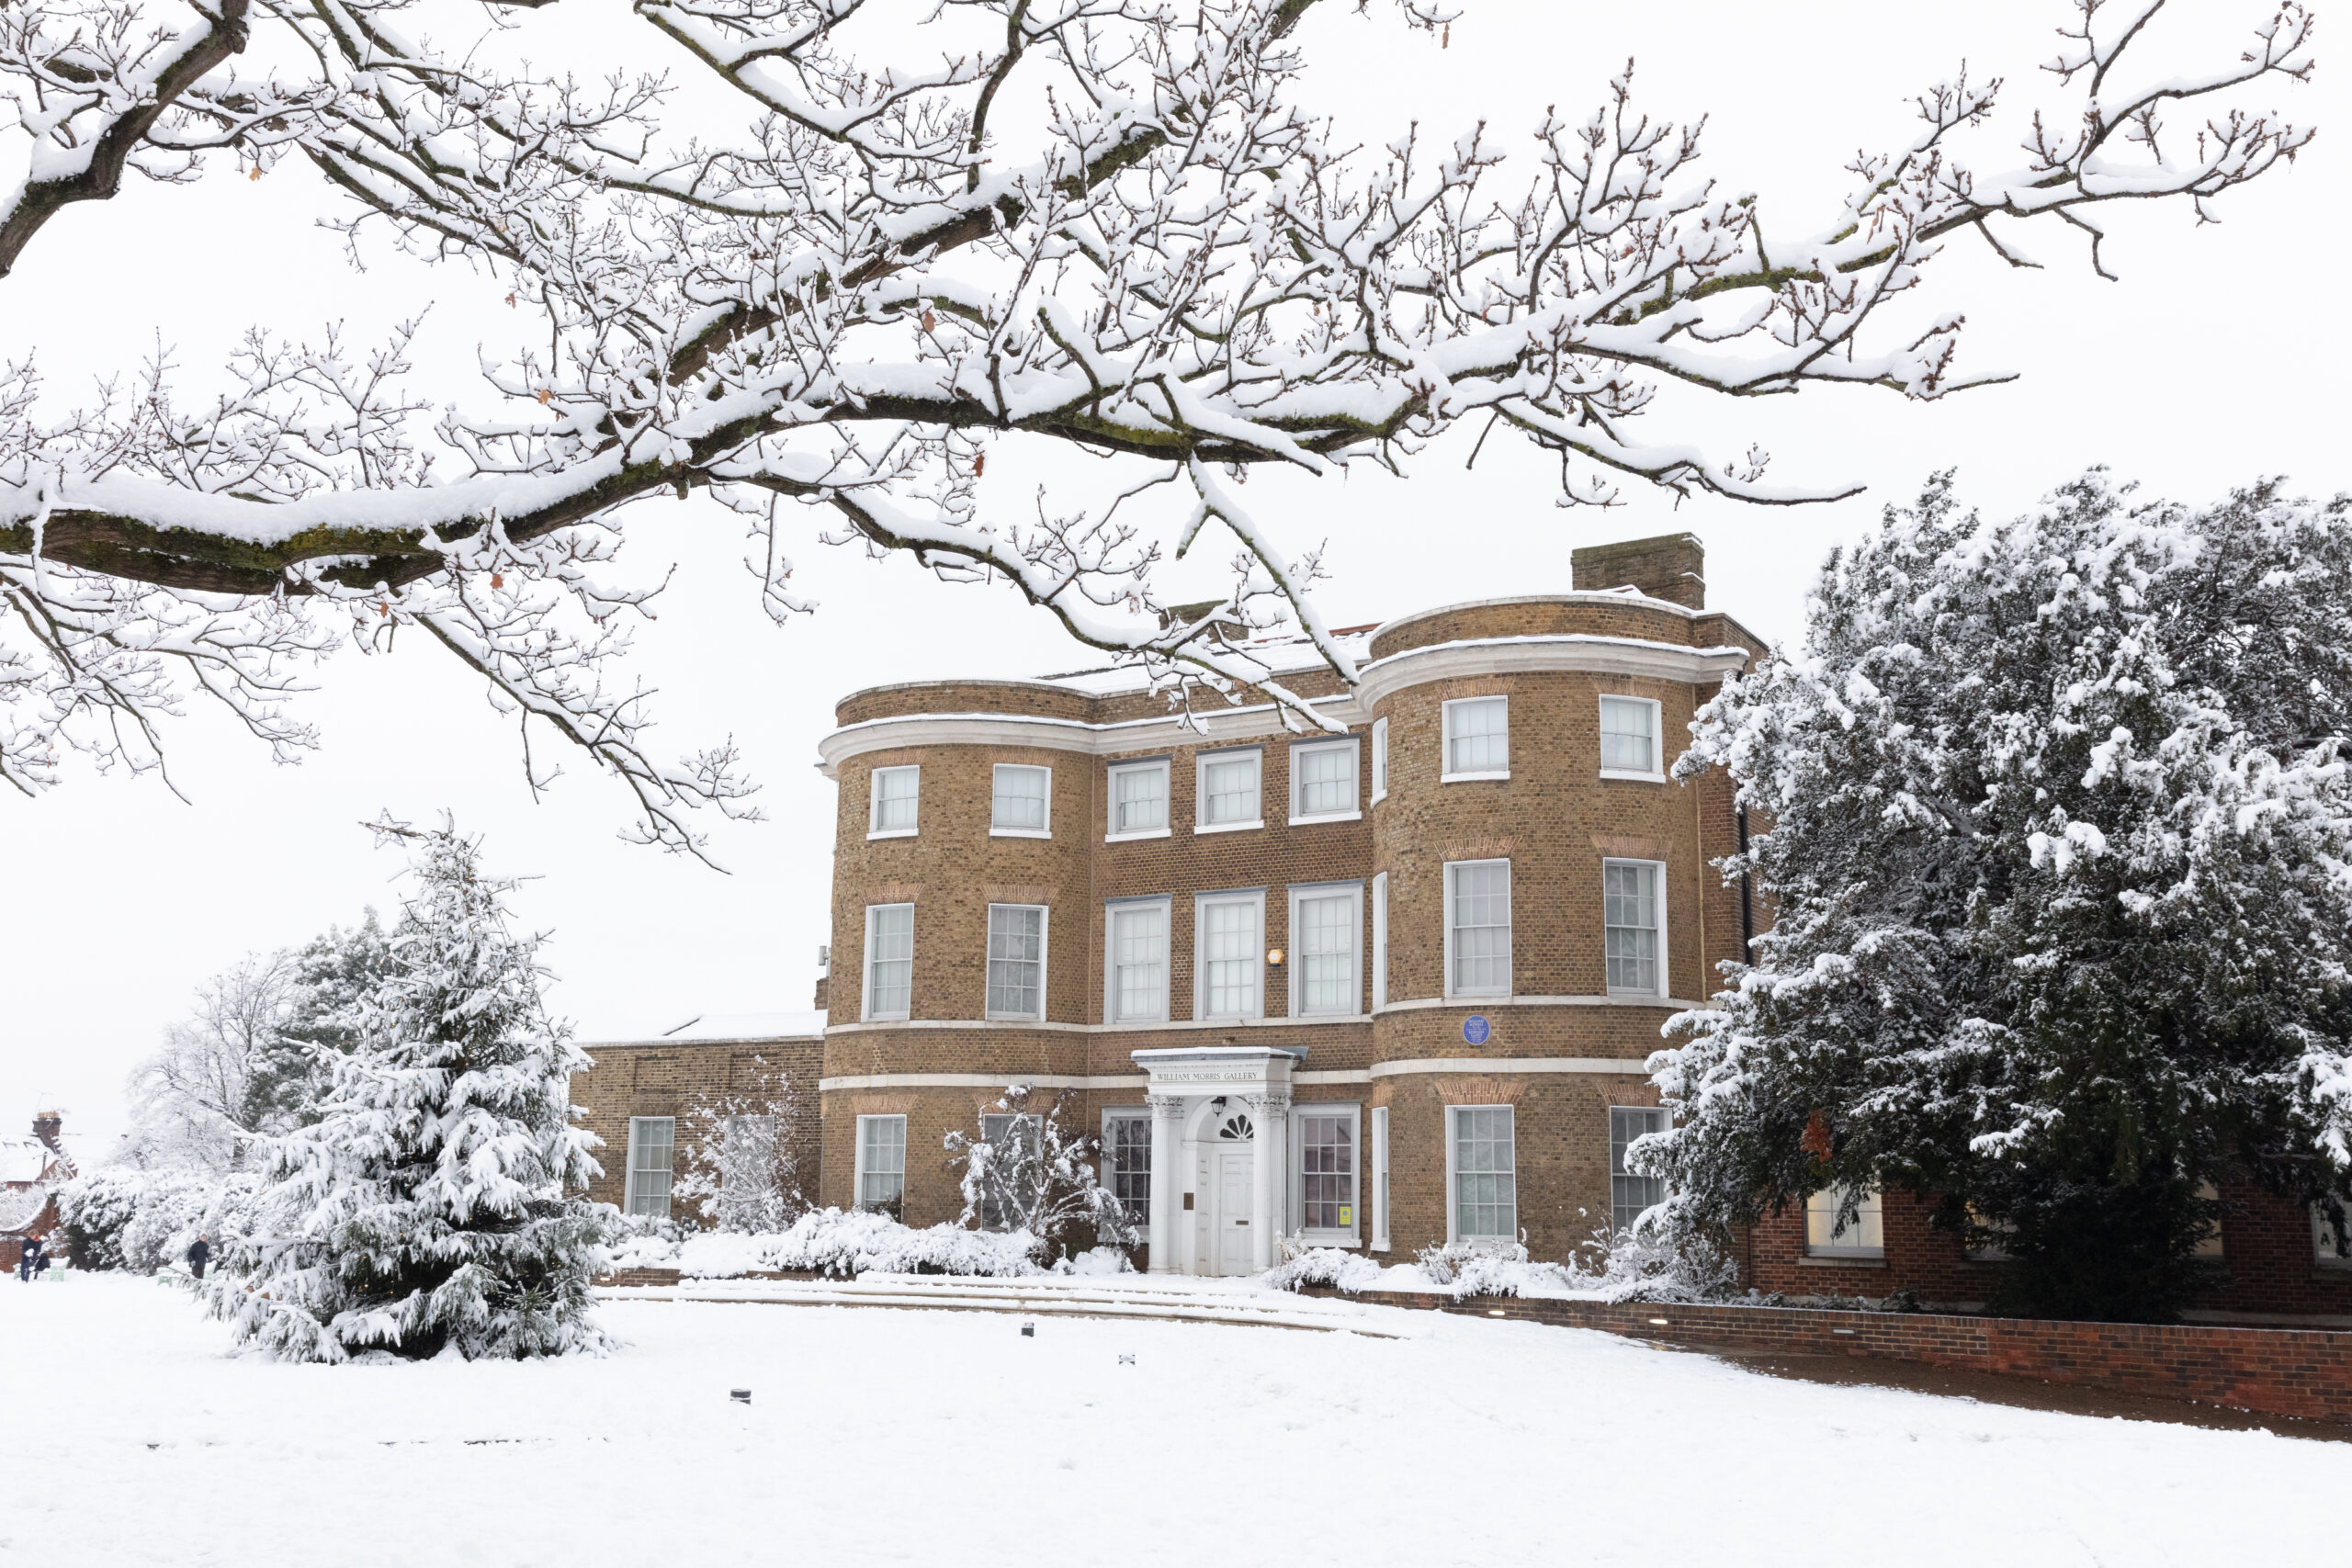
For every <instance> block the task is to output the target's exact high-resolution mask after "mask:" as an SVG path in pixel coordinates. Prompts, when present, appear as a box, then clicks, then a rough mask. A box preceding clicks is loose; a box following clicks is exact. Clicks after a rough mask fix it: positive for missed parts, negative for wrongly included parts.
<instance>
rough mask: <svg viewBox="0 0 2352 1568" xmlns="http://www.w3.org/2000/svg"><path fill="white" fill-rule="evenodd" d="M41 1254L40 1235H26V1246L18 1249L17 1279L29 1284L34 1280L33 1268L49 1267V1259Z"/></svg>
mask: <svg viewBox="0 0 2352 1568" xmlns="http://www.w3.org/2000/svg"><path fill="white" fill-rule="evenodd" d="M40 1254H41V1245H40V1237H39V1236H37V1235H28V1236H27V1237H25V1244H24V1246H23V1247H19V1248H17V1279H19V1280H23V1281H24V1282H25V1283H26V1284H28V1285H29V1284H31V1283H32V1282H33V1270H34V1269H42V1268H46V1267H48V1260H47V1259H46V1258H42V1257H41V1255H40Z"/></svg>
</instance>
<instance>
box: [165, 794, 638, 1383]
mask: <svg viewBox="0 0 2352 1568" xmlns="http://www.w3.org/2000/svg"><path fill="white" fill-rule="evenodd" d="M403 831H404V830H403ZM409 836H412V837H416V838H421V839H422V840H423V841H424V852H423V854H422V856H421V857H420V859H419V860H418V861H417V862H416V863H415V866H414V870H415V872H416V874H417V877H418V882H419V889H418V893H417V896H416V897H414V898H413V900H411V901H410V902H409V903H408V905H407V907H406V910H405V913H404V915H403V918H402V919H401V923H400V927H399V929H398V930H397V931H395V933H394V934H393V937H392V941H391V949H392V957H393V963H394V967H393V969H392V971H391V973H390V975H389V976H386V977H384V978H383V979H382V980H380V981H379V983H377V984H376V985H374V986H373V987H369V988H368V990H367V991H366V993H365V994H364V995H363V996H362V997H361V998H360V1000H359V1002H358V1004H357V1006H356V1009H355V1010H354V1016H353V1019H352V1029H353V1038H352V1043H351V1046H350V1049H349V1050H348V1052H347V1053H345V1054H340V1055H334V1057H333V1058H332V1060H331V1061H330V1062H329V1064H328V1066H329V1067H330V1070H331V1073H332V1079H331V1088H330V1089H329V1092H328V1095H327V1098H326V1100H324V1101H323V1103H322V1104H321V1105H320V1106H319V1107H318V1108H317V1109H318V1111H319V1116H318V1120H317V1121H316V1122H314V1123H312V1124H311V1125H308V1126H303V1127H300V1128H297V1129H295V1130H294V1131H292V1132H290V1133H288V1134H283V1135H281V1136H277V1137H273V1138H269V1139H266V1140H264V1141H263V1142H262V1143H261V1145H260V1147H261V1149H262V1150H263V1152H264V1155H265V1165H264V1168H263V1177H264V1186H263V1187H262V1190H260V1191H259V1192H258V1193H256V1194H255V1196H254V1202H253V1205H252V1213H253V1216H254V1221H253V1226H252V1234H250V1235H238V1236H232V1237H230V1238H228V1241H227V1245H226V1246H225V1247H223V1249H222V1252H221V1254H220V1263H221V1265H222V1267H221V1269H220V1272H218V1273H216V1274H215V1275H214V1276H213V1277H212V1278H211V1280H209V1281H208V1282H207V1286H206V1301H207V1303H208V1305H209V1307H210V1309H211V1311H212V1312H213V1314H215V1315H216V1316H220V1317H223V1318H226V1319H228V1320H229V1321H230V1323H231V1324H232V1325H233V1326H234V1327H235V1330H236V1333H237V1336H238V1337H239V1338H241V1339H243V1340H246V1341H248V1342H251V1343H253V1344H255V1345H257V1346H260V1347H262V1348H265V1349H266V1350H269V1351H271V1352H273V1353H275V1354H277V1355H280V1356H284V1357H288V1358H289V1359H299V1360H320V1361H342V1360H345V1359H349V1358H351V1357H352V1356H355V1355H357V1354H361V1353H364V1352H366V1351H368V1350H377V1349H380V1350H387V1351H390V1352H392V1353H394V1354H397V1355H400V1356H404V1357H428V1356H433V1355H435V1354H437V1353H439V1352H440V1351H441V1350H443V1349H444V1348H454V1349H456V1350H457V1351H458V1353H459V1354H460V1355H462V1356H465V1357H467V1358H468V1359H473V1358H477V1357H524V1356H540V1355H553V1354H561V1353H563V1352H566V1351H571V1350H581V1349H594V1348H601V1347H602V1345H603V1344H604V1338H603V1336H602V1335H601V1333H600V1332H599V1331H598V1330H596V1329H595V1328H594V1326H593V1325H590V1323H589V1322H588V1316H587V1309H588V1304H589V1296H588V1278H589V1272H590V1269H591V1266H592V1265H593V1264H594V1262H595V1261H596V1260H597V1259H598V1258H600V1256H601V1254H602V1248H603V1247H604V1244H605V1242H606V1241H607V1239H608V1238H609V1237H610V1235H612V1233H613V1215H612V1211H611V1209H610V1208H609V1207H608V1206H606V1205H602V1204H592V1203H589V1202H587V1201H584V1200H582V1199H580V1198H577V1197H574V1196H571V1194H572V1193H574V1192H576V1191H578V1190H581V1189H582V1188H584V1187H585V1186H586V1184H587V1182H588V1180H589V1179H590V1178H592V1177H594V1176H595V1175H597V1174H598V1168H597V1166H596V1162H595V1161H594V1159H593V1158H591V1157H590V1156H589V1153H588V1148H589V1145H590V1142H591V1139H590V1137H589V1135H588V1134H586V1133H584V1132H582V1131H581V1130H579V1129H577V1128H575V1127H573V1126H572V1124H571V1117H572V1107H571V1076H572V1074H573V1073H575V1072H577V1071H579V1070H581V1069H582V1068H583V1067H585V1066H587V1058H586V1057H585V1056H584V1055H582V1053H581V1052H580V1050H579V1049H578V1047H576V1046H574V1045H573V1044H572V1043H571V1040H570V1037H569V1035H568V1032H566V1031H565V1030H564V1029H563V1028H562V1027H560V1026H559V1025H557V1024H555V1023H554V1022H552V1021H550V1020H549V1019H548V1016H547V1011H546V1008H545V1005H544V1002H543V998H542V996H541V985H542V981H543V979H544V972H543V971H542V969H541V968H540V966H539V964H538V961H537V947H538V939H537V937H517V936H515V935H514V934H513V933H512V932H511V931H509V929H508V927H507V923H506V913H505V909H504V908H503V896H504V895H505V893H506V892H507V891H508V890H509V889H510V888H511V887H512V886H514V885H513V883H512V882H510V881H505V880H502V879H497V878H492V877H491V876H489V875H487V874H484V873H483V871H482V869H481V855H480V846H479V844H478V843H477V842H476V841H474V840H467V839H462V838H460V837H458V834H457V832H456V830H455V829H452V828H450V827H448V826H447V825H446V824H445V825H444V826H443V827H442V828H441V829H439V830H437V831H435V832H432V833H427V834H421V835H409Z"/></svg>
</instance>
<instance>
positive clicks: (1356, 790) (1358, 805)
mask: <svg viewBox="0 0 2352 1568" xmlns="http://www.w3.org/2000/svg"><path fill="white" fill-rule="evenodd" d="M1327 751H1344V752H1346V753H1347V754H1348V807H1347V809H1346V810H1344V811H1316V812H1309V811H1307V810H1306V809H1305V808H1304V807H1303V806H1302V805H1301V803H1300V800H1299V795H1300V789H1299V777H1298V772H1299V770H1298V764H1299V761H1300V760H1301V759H1302V758H1306V757H1312V756H1318V755H1320V754H1322V753H1324V752H1327ZM1265 787H1266V786H1265V780H1264V778H1263V777H1262V776H1261V778H1260V779H1259V781H1258V788H1259V792H1260V799H1261V802H1262V800H1263V798H1264V791H1265ZM1261 811H1262V806H1261ZM1361 821H1363V756H1362V755H1361V753H1360V752H1359V751H1358V750H1357V747H1356V738H1355V737H1354V736H1352V735H1351V736H1349V737H1348V738H1347V739H1344V740H1294V741H1292V742H1291V748H1290V823H1289V825H1290V826H1291V827H1293V828H1303V827H1305V826H1306V825H1307V824H1308V823H1310V822H1361Z"/></svg>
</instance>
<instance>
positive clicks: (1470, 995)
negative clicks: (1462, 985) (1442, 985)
mask: <svg viewBox="0 0 2352 1568" xmlns="http://www.w3.org/2000/svg"><path fill="white" fill-rule="evenodd" d="M1509 1000H1510V992H1509V991H1507V990H1506V991H1448V992H1446V993H1445V996H1444V998H1443V1001H1444V1002H1445V1003H1448V1004H1450V1003H1453V1002H1507V1001H1509Z"/></svg>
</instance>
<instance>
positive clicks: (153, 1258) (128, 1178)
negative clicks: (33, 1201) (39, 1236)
mask: <svg viewBox="0 0 2352 1568" xmlns="http://www.w3.org/2000/svg"><path fill="white" fill-rule="evenodd" d="M253 1191H254V1179H253V1178H252V1177H250V1176H230V1177H221V1176H216V1175H214V1174H212V1173H211V1172H209V1171H205V1170H195V1169H175V1170H99V1171H93V1172H91V1173H90V1174H89V1175H87V1176H80V1177H75V1178H74V1179H73V1180H71V1181H68V1182H65V1183H63V1184H62V1186H60V1187H59V1188H58V1190H57V1213H58V1218H59V1220H60V1222H61V1223H62V1224H63V1226H64V1227H65V1232H66V1237H67V1244H68V1247H69V1249H70V1250H71V1252H72V1254H73V1258H74V1266H75V1267H76V1268H80V1269H131V1270H134V1271H136V1272H138V1273H141V1274H152V1273H153V1272H154V1271H155V1270H156V1269H161V1268H163V1267H164V1266H166V1265H168V1264H174V1263H177V1262H179V1261H180V1260H181V1259H183V1258H186V1257H187V1249H188V1247H189V1246H190V1244H192V1243H193V1242H194V1241H195V1240H196V1238H197V1237H198V1235H207V1234H209V1235H210V1236H211V1237H212V1239H213V1241H214V1242H215V1243H216V1244H218V1243H219V1242H220V1241H221V1240H222V1239H223V1238H225V1237H226V1236H228V1235H232V1234H242V1233H243V1230H244V1228H245V1224H246V1219H245V1206H246V1204H247V1203H248V1202H249V1201H251V1200H252V1197H253Z"/></svg>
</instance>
